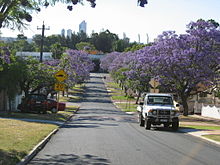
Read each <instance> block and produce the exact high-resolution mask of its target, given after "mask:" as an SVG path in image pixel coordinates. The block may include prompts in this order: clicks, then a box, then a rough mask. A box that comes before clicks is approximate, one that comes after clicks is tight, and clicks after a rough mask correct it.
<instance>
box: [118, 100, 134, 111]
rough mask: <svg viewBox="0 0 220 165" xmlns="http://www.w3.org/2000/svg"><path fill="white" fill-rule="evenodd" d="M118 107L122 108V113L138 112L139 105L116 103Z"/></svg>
mask: <svg viewBox="0 0 220 165" xmlns="http://www.w3.org/2000/svg"><path fill="white" fill-rule="evenodd" d="M116 105H117V107H118V108H120V109H121V110H122V111H125V112H136V111H137V105H136V104H133V103H129V102H127V103H116Z"/></svg>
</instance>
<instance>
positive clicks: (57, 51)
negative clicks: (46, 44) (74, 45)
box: [50, 42, 67, 59]
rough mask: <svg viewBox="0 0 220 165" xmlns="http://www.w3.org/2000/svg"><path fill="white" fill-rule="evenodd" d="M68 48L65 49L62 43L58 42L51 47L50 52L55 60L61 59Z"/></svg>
mask: <svg viewBox="0 0 220 165" xmlns="http://www.w3.org/2000/svg"><path fill="white" fill-rule="evenodd" d="M66 49H67V48H65V47H63V46H62V45H61V44H60V43H58V42H56V43H55V44H52V45H51V46H50V51H51V52H52V53H53V58H55V59H60V58H61V55H62V54H63V53H64V51H65V50H66Z"/></svg>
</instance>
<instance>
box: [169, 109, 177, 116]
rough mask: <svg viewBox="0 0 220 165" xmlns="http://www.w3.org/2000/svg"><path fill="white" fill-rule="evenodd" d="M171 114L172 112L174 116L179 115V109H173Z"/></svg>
mask: <svg viewBox="0 0 220 165" xmlns="http://www.w3.org/2000/svg"><path fill="white" fill-rule="evenodd" d="M170 114H171V115H172V116H179V111H177V110H174V111H171V112H170Z"/></svg>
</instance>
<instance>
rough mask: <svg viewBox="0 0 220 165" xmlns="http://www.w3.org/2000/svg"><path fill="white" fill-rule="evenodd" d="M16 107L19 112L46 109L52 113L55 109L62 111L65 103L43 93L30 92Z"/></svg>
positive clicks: (55, 111) (42, 111) (41, 111)
mask: <svg viewBox="0 0 220 165" xmlns="http://www.w3.org/2000/svg"><path fill="white" fill-rule="evenodd" d="M17 108H18V109H19V110H21V112H38V113H46V111H51V112H52V113H57V111H64V110H65V108H66V104H65V103H60V102H59V103H58V102H57V101H56V100H52V99H48V98H47V96H46V95H43V94H30V95H28V96H27V97H25V98H23V99H22V102H21V104H19V105H18V107H17Z"/></svg>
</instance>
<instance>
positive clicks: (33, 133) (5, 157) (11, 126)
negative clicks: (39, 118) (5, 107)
mask: <svg viewBox="0 0 220 165" xmlns="http://www.w3.org/2000/svg"><path fill="white" fill-rule="evenodd" d="M57 127H58V126H57V125H52V124H42V123H36V122H25V121H20V120H13V119H0V141H1V143H0V164H1V165H14V164H16V163H18V162H19V161H20V160H21V159H22V158H23V157H24V156H25V155H27V154H28V153H29V152H30V151H31V150H32V148H33V147H34V146H35V145H37V144H38V143H39V142H40V141H42V140H43V139H44V138H45V137H46V136H47V135H48V134H49V133H50V132H52V131H53V130H54V129H56V128H57Z"/></svg>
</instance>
